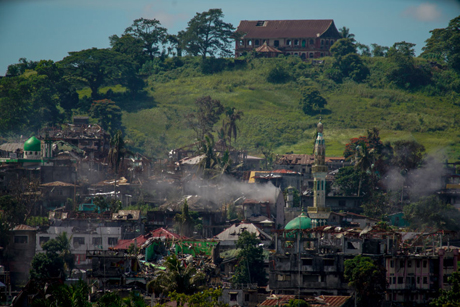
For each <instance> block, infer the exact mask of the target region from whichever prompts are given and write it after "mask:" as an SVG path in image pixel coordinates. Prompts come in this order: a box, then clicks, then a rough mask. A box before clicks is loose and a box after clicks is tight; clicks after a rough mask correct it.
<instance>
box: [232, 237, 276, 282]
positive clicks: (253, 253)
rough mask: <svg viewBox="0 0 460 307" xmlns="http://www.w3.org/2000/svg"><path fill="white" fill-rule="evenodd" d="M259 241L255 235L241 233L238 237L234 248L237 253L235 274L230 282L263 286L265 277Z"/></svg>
mask: <svg viewBox="0 0 460 307" xmlns="http://www.w3.org/2000/svg"><path fill="white" fill-rule="evenodd" d="M259 244H260V240H259V239H257V237H256V234H255V233H249V232H247V231H243V232H242V233H241V234H240V236H239V237H238V241H237V242H236V248H239V249H240V251H239V252H238V264H237V265H236V267H235V274H234V275H233V277H232V282H235V283H257V284H258V285H259V286H264V285H265V284H266V283H267V277H266V274H265V270H264V255H263V249H262V247H260V246H259Z"/></svg>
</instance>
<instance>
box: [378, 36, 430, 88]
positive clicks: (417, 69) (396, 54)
mask: <svg viewBox="0 0 460 307" xmlns="http://www.w3.org/2000/svg"><path fill="white" fill-rule="evenodd" d="M414 46H415V44H412V43H408V42H405V41H403V42H398V43H395V44H394V45H393V46H392V47H391V48H390V49H389V50H388V53H387V57H388V58H389V60H390V63H392V67H391V68H390V69H387V71H386V77H387V79H388V81H390V82H394V83H395V84H396V85H398V86H399V87H403V88H409V87H416V86H423V85H427V84H429V82H430V81H431V69H430V67H429V66H426V65H416V64H415V60H414V56H415V51H414V48H413V47H414Z"/></svg>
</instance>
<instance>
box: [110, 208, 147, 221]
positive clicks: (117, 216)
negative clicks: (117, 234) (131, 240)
mask: <svg viewBox="0 0 460 307" xmlns="http://www.w3.org/2000/svg"><path fill="white" fill-rule="evenodd" d="M140 216H141V210H118V212H116V213H112V220H133V221H137V220H139V219H140Z"/></svg>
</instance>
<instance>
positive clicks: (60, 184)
mask: <svg viewBox="0 0 460 307" xmlns="http://www.w3.org/2000/svg"><path fill="white" fill-rule="evenodd" d="M40 186H42V187H78V185H75V184H71V183H67V182H62V181H53V182H48V183H44V184H41V185H40Z"/></svg>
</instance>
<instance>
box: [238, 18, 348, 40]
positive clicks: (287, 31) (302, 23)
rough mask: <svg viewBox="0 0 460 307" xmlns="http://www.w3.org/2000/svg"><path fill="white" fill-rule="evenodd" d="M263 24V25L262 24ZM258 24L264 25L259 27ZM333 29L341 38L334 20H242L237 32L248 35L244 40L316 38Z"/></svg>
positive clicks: (336, 36)
mask: <svg viewBox="0 0 460 307" xmlns="http://www.w3.org/2000/svg"><path fill="white" fill-rule="evenodd" d="M261 22H262V23H261ZM258 24H263V25H262V26H258ZM331 26H332V27H333V30H334V32H336V33H337V34H336V35H334V36H331V37H334V38H339V37H340V34H338V31H337V29H336V28H335V25H334V21H333V20H332V19H322V20H264V21H258V20H241V21H240V24H239V26H238V28H237V29H236V31H237V32H242V33H246V35H245V36H244V38H246V39H248V38H296V37H297V38H304V37H305V38H306V37H308V38H310V37H311V38H316V37H318V36H321V35H322V34H323V33H325V32H326V31H327V30H328V29H329V28H330V27H331Z"/></svg>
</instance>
